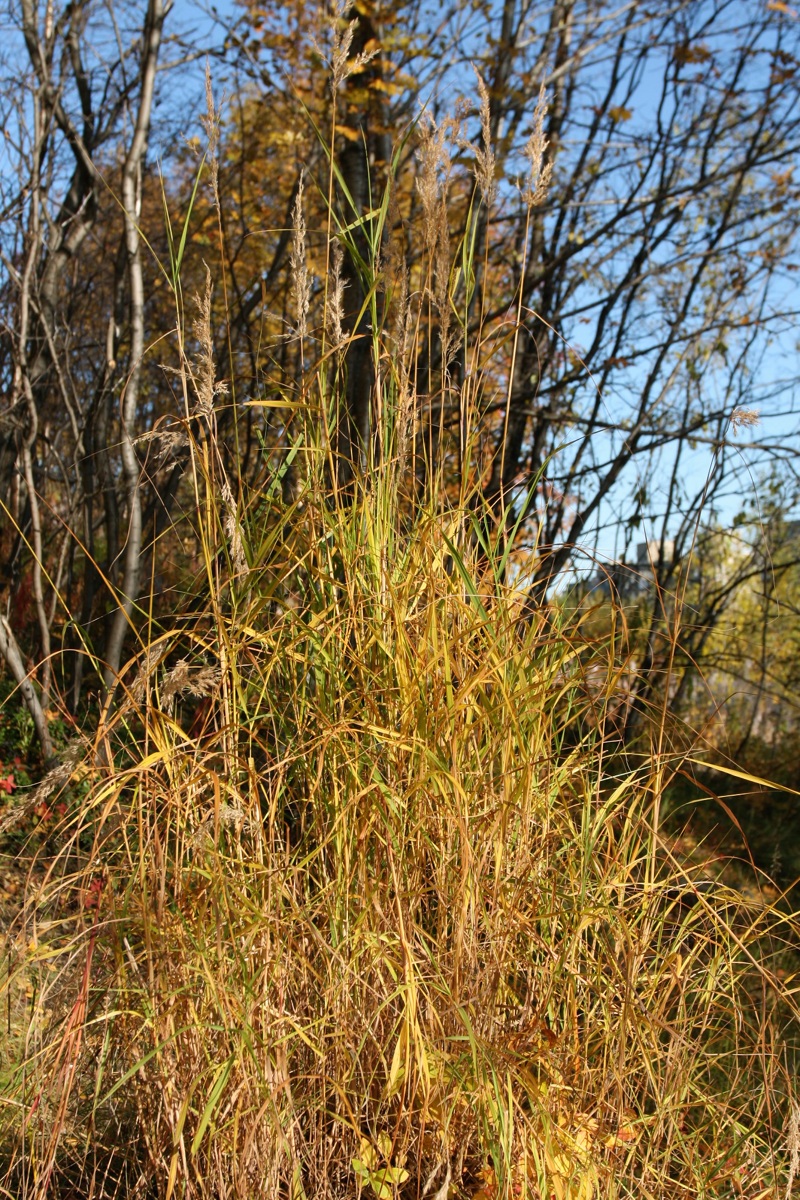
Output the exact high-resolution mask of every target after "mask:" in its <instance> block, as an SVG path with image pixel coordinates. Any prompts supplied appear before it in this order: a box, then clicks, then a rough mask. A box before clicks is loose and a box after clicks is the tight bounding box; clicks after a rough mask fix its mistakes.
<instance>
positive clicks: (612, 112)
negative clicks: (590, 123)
mask: <svg viewBox="0 0 800 1200" xmlns="http://www.w3.org/2000/svg"><path fill="white" fill-rule="evenodd" d="M608 115H609V116H610V117H611V120H612V121H630V119H631V117H632V116H633V110H632V109H630V108H624V107H623V106H622V105H621V104H618V105H615V107H614V108H610V109H609V110H608Z"/></svg>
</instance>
